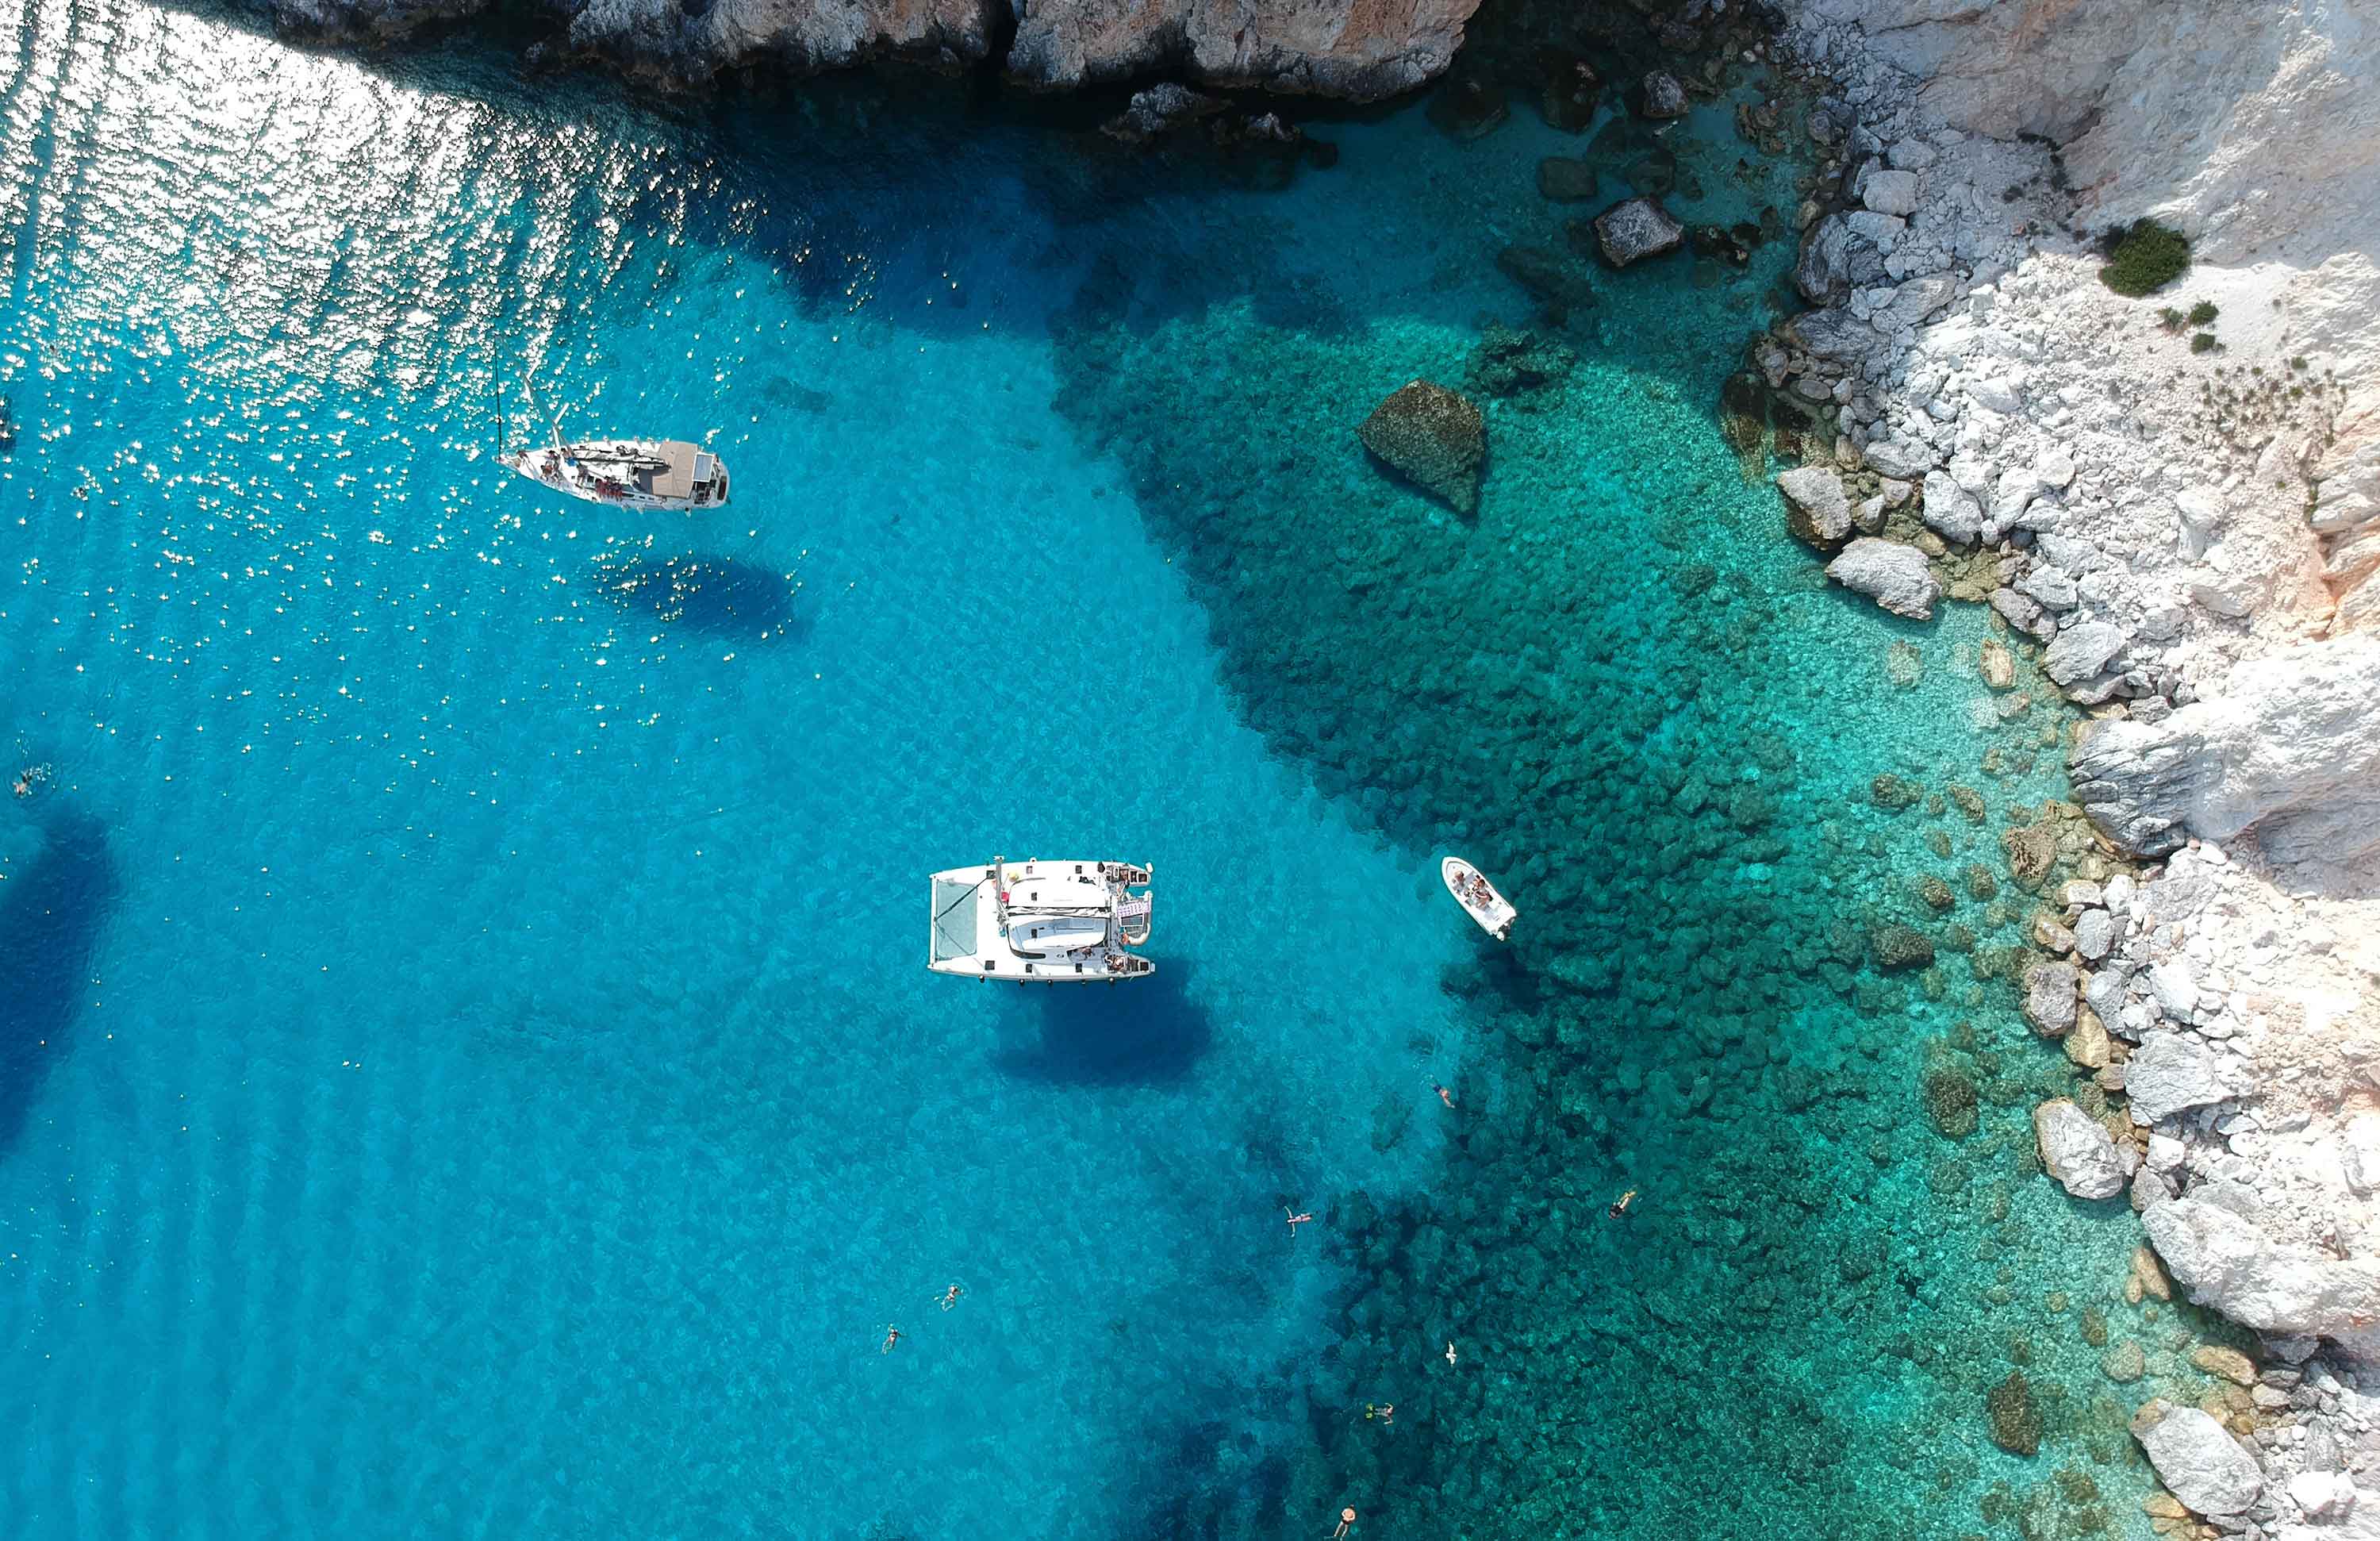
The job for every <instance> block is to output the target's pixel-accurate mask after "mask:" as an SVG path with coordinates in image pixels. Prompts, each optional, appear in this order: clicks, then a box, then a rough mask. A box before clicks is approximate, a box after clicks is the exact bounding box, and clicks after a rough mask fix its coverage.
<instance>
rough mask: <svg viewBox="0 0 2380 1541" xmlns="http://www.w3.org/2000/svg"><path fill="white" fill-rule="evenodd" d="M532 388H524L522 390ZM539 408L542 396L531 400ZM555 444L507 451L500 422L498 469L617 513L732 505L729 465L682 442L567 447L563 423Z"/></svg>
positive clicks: (595, 442)
mask: <svg viewBox="0 0 2380 1541" xmlns="http://www.w3.org/2000/svg"><path fill="white" fill-rule="evenodd" d="M522 388H523V389H524V390H526V389H527V388H528V387H527V385H526V383H524V385H523V387H522ZM529 405H530V406H536V405H537V397H536V396H535V395H534V394H532V395H531V396H530V397H529ZM496 437H497V441H498V443H497V446H496V464H498V465H499V466H504V467H508V468H510V469H512V470H516V471H518V472H519V473H520V474H521V475H523V476H525V477H527V478H528V479H530V480H531V481H534V482H537V483H538V484H540V486H545V487H551V488H553V490H554V491H557V492H562V493H566V494H567V495H569V496H571V497H574V498H581V499H584V500H585V501H587V502H589V503H600V504H606V505H608V506H610V507H613V508H671V509H680V510H686V511H691V510H694V509H698V508H716V507H718V506H720V505H721V504H724V503H725V502H726V501H727V463H726V462H725V461H723V460H722V459H720V458H719V456H717V455H713V454H711V453H710V451H709V450H707V449H704V448H703V447H702V446H701V445H700V444H690V443H686V441H685V440H683V439H589V440H587V441H584V442H582V443H575V444H565V443H563V442H562V420H561V419H559V418H556V419H553V443H551V444H547V445H540V446H538V447H536V448H533V449H520V450H509V451H508V450H506V449H504V445H503V438H504V427H503V420H502V419H501V418H500V419H498V422H497V428H496Z"/></svg>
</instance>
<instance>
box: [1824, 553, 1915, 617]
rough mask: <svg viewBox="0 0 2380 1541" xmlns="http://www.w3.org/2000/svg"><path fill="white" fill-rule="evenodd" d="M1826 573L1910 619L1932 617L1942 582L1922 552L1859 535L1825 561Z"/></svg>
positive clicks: (1887, 608)
mask: <svg viewBox="0 0 2380 1541" xmlns="http://www.w3.org/2000/svg"><path fill="white" fill-rule="evenodd" d="M1827 576H1828V577H1830V578H1832V579H1834V580H1835V581H1836V582H1837V583H1840V584H1841V585H1842V586H1843V587H1844V588H1848V589H1850V590H1852V592H1853V593H1855V594H1865V595H1866V596H1867V597H1868V598H1869V599H1872V600H1874V601H1876V603H1877V604H1878V605H1879V606H1881V607H1882V608H1884V609H1886V610H1888V611H1890V612H1892V613H1894V614H1895V615H1906V616H1908V617H1909V618H1910V619H1911V620H1913V621H1930V620H1932V619H1933V618H1934V601H1936V600H1938V599H1940V598H1941V597H1942V585H1941V583H1940V582H1939V581H1938V580H1937V578H1936V577H1935V576H1934V573H1933V570H1932V569H1931V568H1930V567H1928V566H1927V564H1926V562H1925V552H1921V551H1919V550H1918V549H1917V548H1916V547H1914V546H1904V545H1902V544H1901V543H1900V541H1898V540H1879V539H1877V538H1876V537H1875V536H1870V535H1863V536H1861V537H1860V538H1859V539H1858V540H1853V541H1852V543H1851V544H1850V545H1848V546H1845V547H1844V548H1843V550H1842V554H1841V555H1840V556H1838V557H1836V558H1835V559H1834V560H1833V561H1832V562H1829V563H1828V564H1827Z"/></svg>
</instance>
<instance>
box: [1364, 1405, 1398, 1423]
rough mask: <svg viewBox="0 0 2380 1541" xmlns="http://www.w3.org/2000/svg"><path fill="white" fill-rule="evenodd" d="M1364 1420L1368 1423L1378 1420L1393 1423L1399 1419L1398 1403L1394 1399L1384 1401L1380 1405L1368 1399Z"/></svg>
mask: <svg viewBox="0 0 2380 1541" xmlns="http://www.w3.org/2000/svg"><path fill="white" fill-rule="evenodd" d="M1364 1421H1365V1422H1366V1423H1374V1422H1378V1423H1384V1424H1393V1423H1395V1422H1396V1421H1397V1404H1396V1403H1395V1402H1392V1401H1384V1402H1380V1403H1378V1405H1374V1404H1373V1403H1371V1402H1368V1401H1367V1402H1366V1403H1365V1404H1364Z"/></svg>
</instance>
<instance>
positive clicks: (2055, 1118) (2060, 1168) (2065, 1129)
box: [2033, 1097, 2131, 1198]
mask: <svg viewBox="0 0 2380 1541" xmlns="http://www.w3.org/2000/svg"><path fill="white" fill-rule="evenodd" d="M2033 1136H2034V1141H2035V1142H2036V1143H2038V1144H2039V1145H2040V1147H2041V1165H2042V1170H2043V1171H2046V1172H2048V1173H2049V1175H2050V1176H2051V1177H2053V1178H2056V1179H2057V1180H2058V1186H2059V1187H2061V1188H2064V1189H2065V1190H2066V1191H2067V1192H2068V1193H2070V1194H2072V1195H2074V1196H2075V1197H2077V1198H2113V1197H2115V1196H2116V1195H2118V1194H2119V1193H2122V1192H2123V1191H2124V1181H2125V1179H2126V1178H2127V1177H2128V1176H2130V1175H2131V1174H2130V1173H2129V1172H2128V1171H2126V1170H2125V1166H2126V1163H2125V1161H2124V1159H2123V1158H2122V1157H2121V1156H2119V1154H2118V1153H2117V1150H2116V1142H2115V1140H2114V1139H2113V1138H2112V1137H2110V1136H2109V1135H2108V1134H2107V1130H2106V1128H2105V1127H2103V1126H2102V1125H2101V1124H2100V1123H2099V1122H2098V1121H2097V1120H2096V1119H2095V1118H2093V1117H2092V1116H2091V1115H2090V1114H2088V1113H2086V1112H2084V1111H2083V1110H2082V1109H2080V1108H2078V1107H2076V1106H2075V1105H2074V1104H2073V1102H2072V1101H2070V1099H2068V1098H2063V1097H2060V1098H2054V1099H2052V1100H2050V1101H2047V1102H2045V1103H2043V1104H2041V1105H2040V1106H2039V1107H2037V1108H2035V1109H2034V1110H2033Z"/></svg>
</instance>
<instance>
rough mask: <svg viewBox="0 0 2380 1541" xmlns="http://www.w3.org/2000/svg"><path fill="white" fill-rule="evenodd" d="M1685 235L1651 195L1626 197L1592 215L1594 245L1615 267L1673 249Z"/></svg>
mask: <svg viewBox="0 0 2380 1541" xmlns="http://www.w3.org/2000/svg"><path fill="white" fill-rule="evenodd" d="M1685 238H1686V227H1685V226H1684V225H1682V224H1679V223H1678V222H1677V221H1676V220H1674V219H1672V218H1670V212H1669V211H1668V210H1666V209H1664V208H1662V207H1661V205H1660V203H1659V201H1658V200H1654V199H1650V198H1631V199H1627V200H1623V201H1621V202H1619V203H1615V204H1613V205H1612V206H1611V207H1610V208H1609V209H1606V210H1605V211H1603V212H1601V213H1599V214H1597V215H1596V216H1595V244H1596V248H1597V250H1599V251H1601V252H1602V254H1603V260H1604V261H1607V262H1609V263H1610V264H1611V265H1612V266H1613V267H1615V268H1624V267H1626V266H1627V265H1628V264H1629V263H1631V262H1633V261H1638V260H1639V259H1642V258H1645V257H1658V256H1660V255H1661V254H1662V253H1663V252H1666V251H1675V250H1677V249H1678V248H1679V246H1680V245H1682V243H1683V242H1684V240H1685Z"/></svg>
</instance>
